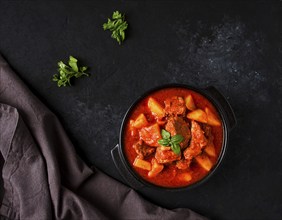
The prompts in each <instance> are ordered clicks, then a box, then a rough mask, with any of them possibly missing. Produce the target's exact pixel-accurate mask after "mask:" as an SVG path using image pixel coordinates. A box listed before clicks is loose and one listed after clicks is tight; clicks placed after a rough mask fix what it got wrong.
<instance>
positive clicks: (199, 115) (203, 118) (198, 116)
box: [187, 109, 208, 123]
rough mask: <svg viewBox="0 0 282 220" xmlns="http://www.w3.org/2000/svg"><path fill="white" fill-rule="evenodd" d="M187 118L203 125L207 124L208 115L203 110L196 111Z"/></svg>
mask: <svg viewBox="0 0 282 220" xmlns="http://www.w3.org/2000/svg"><path fill="white" fill-rule="evenodd" d="M187 118H189V119H191V120H195V121H199V122H202V123H207V121H208V120H207V114H206V113H205V112H204V111H203V110H202V109H196V110H194V111H192V112H189V113H188V114H187Z"/></svg>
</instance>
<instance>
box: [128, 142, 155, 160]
mask: <svg viewBox="0 0 282 220" xmlns="http://www.w3.org/2000/svg"><path fill="white" fill-rule="evenodd" d="M132 147H133V148H134V149H135V151H136V153H137V154H138V158H139V159H144V157H147V156H149V155H151V154H153V153H154V152H155V149H156V148H154V147H149V146H147V145H146V144H144V143H143V141H138V142H137V143H135V144H133V146H132Z"/></svg>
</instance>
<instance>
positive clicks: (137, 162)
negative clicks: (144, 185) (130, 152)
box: [133, 158, 152, 171]
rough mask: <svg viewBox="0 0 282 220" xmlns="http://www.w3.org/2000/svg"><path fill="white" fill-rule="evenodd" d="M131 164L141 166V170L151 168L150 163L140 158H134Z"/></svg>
mask: <svg viewBox="0 0 282 220" xmlns="http://www.w3.org/2000/svg"><path fill="white" fill-rule="evenodd" d="M133 166H135V167H138V168H141V169H143V170H148V171H150V170H151V167H152V166H151V163H150V162H148V161H146V160H142V159H139V158H135V160H134V162H133Z"/></svg>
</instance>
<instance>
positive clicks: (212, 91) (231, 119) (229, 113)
mask: <svg viewBox="0 0 282 220" xmlns="http://www.w3.org/2000/svg"><path fill="white" fill-rule="evenodd" d="M205 90H206V91H207V93H208V94H209V95H210V96H211V97H212V98H213V99H215V101H217V102H218V103H219V104H220V106H221V107H222V109H223V110H224V112H225V115H226V119H227V120H226V121H227V123H226V124H227V126H228V128H229V129H230V130H232V129H233V128H234V127H235V125H236V124H237V121H236V117H235V114H234V111H233V109H232V107H231V105H230V104H229V102H228V101H227V100H226V98H225V97H224V96H223V95H222V94H221V93H220V92H219V91H218V90H217V89H216V88H215V87H213V86H210V87H207V88H206V89H205Z"/></svg>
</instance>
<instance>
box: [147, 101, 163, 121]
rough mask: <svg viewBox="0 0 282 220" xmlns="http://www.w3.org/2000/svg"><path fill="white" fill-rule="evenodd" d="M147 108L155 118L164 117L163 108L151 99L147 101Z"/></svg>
mask: <svg viewBox="0 0 282 220" xmlns="http://www.w3.org/2000/svg"><path fill="white" fill-rule="evenodd" d="M148 107H149V109H150V111H151V112H152V114H153V115H154V116H155V117H156V118H163V117H164V116H165V111H164V109H163V107H162V106H161V105H160V104H159V103H158V102H157V101H156V100H155V99H153V98H151V97H150V98H149V100H148Z"/></svg>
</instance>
